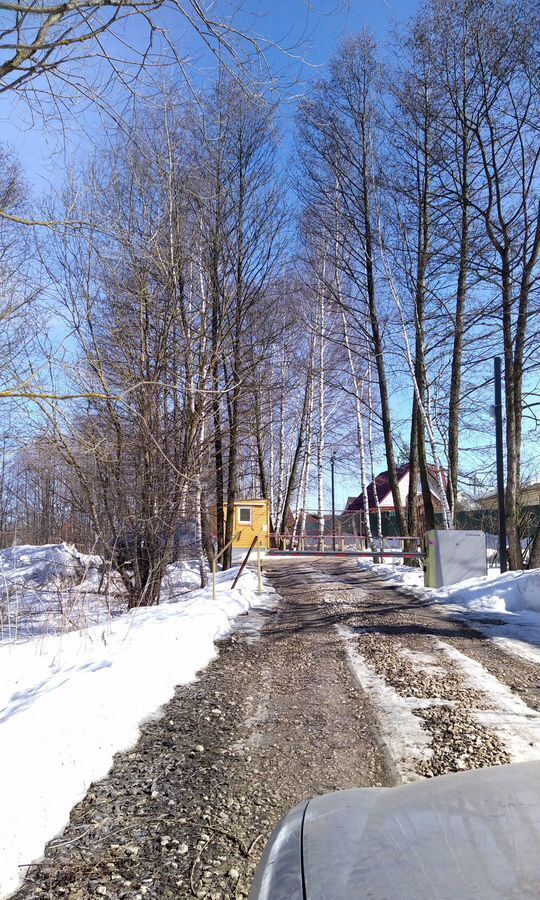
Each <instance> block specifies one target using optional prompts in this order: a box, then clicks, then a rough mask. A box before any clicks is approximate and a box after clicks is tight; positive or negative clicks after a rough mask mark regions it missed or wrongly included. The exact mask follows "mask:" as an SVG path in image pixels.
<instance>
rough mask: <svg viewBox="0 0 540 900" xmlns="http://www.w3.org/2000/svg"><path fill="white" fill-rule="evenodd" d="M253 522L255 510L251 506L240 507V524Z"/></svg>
mask: <svg viewBox="0 0 540 900" xmlns="http://www.w3.org/2000/svg"><path fill="white" fill-rule="evenodd" d="M252 522H253V510H252V508H251V506H239V507H238V523H239V524H240V525H251V524H252Z"/></svg>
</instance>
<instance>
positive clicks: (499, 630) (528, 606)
mask: <svg viewBox="0 0 540 900" xmlns="http://www.w3.org/2000/svg"><path fill="white" fill-rule="evenodd" d="M358 565H359V566H360V567H361V568H364V569H369V570H370V571H372V572H374V573H375V574H377V575H379V576H380V577H381V578H384V579H385V580H386V581H390V582H392V583H393V584H400V585H403V586H404V587H405V588H407V590H408V591H409V592H410V593H413V594H414V595H415V596H417V597H425V598H426V599H430V600H431V601H432V602H433V603H435V604H442V605H444V606H447V607H449V608H451V609H452V611H453V612H455V614H456V615H459V616H460V617H463V618H464V619H466V621H467V622H468V623H469V624H470V625H472V626H473V627H474V628H476V629H477V630H479V631H481V632H483V633H484V634H486V635H487V636H488V637H490V638H491V639H492V640H493V641H494V642H495V643H498V644H499V645H500V646H501V647H504V648H505V649H506V650H508V651H509V652H511V653H515V654H517V655H519V656H523V657H526V658H527V659H530V660H531V661H534V662H540V569H533V570H531V571H530V572H528V571H523V572H506V573H505V574H504V575H501V573H500V571H499V569H488V574H487V576H486V577H485V578H470V579H468V580H467V581H460V582H458V583H457V584H452V585H450V586H448V587H446V588H438V589H434V588H425V587H424V575H423V572H422V570H421V569H414V568H411V567H410V566H403V565H397V564H396V565H374V564H373V563H372V562H368V561H366V560H361V561H359V563H358Z"/></svg>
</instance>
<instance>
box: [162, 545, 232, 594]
mask: <svg viewBox="0 0 540 900" xmlns="http://www.w3.org/2000/svg"><path fill="white" fill-rule="evenodd" d="M244 555H245V553H244ZM207 574H208V576H209V577H210V573H209V572H208V571H207ZM200 584H201V573H200V570H199V563H198V561H197V560H196V559H183V560H179V561H178V562H174V563H171V564H170V566H167V571H166V572H165V577H164V579H163V581H162V584H161V593H160V602H161V603H171V602H174V601H175V600H176V599H177V598H178V597H179V596H181V595H182V594H185V593H186V592H187V591H193V590H195V589H196V588H198V587H200Z"/></svg>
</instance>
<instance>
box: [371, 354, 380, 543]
mask: <svg viewBox="0 0 540 900" xmlns="http://www.w3.org/2000/svg"><path fill="white" fill-rule="evenodd" d="M372 371H373V369H372V365H371V351H370V350H369V349H368V371H367V380H368V452H369V468H370V478H371V483H372V485H373V495H374V498H375V509H376V511H377V512H376V515H377V536H378V537H379V538H382V514H381V502H380V500H379V495H378V493H377V484H376V477H377V476H376V474H375V454H374V452H373V386H372V383H371V378H372ZM368 506H369V498H368Z"/></svg>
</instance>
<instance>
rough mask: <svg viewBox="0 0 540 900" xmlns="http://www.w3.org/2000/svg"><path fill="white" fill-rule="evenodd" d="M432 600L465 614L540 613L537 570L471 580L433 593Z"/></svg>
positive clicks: (496, 574) (539, 576) (539, 589)
mask: <svg viewBox="0 0 540 900" xmlns="http://www.w3.org/2000/svg"><path fill="white" fill-rule="evenodd" d="M433 598H434V600H437V601H438V602H443V603H452V604H455V605H457V606H462V607H464V608H465V609H468V610H491V611H492V612H500V613H505V612H512V613H517V612H522V611H523V610H530V611H531V612H535V613H540V569H533V570H532V571H530V572H506V573H505V574H504V575H501V574H500V573H499V572H496V573H495V575H488V576H487V578H471V579H469V580H468V581H460V582H458V584H453V585H450V586H449V587H447V588H439V589H438V590H437V591H433Z"/></svg>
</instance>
